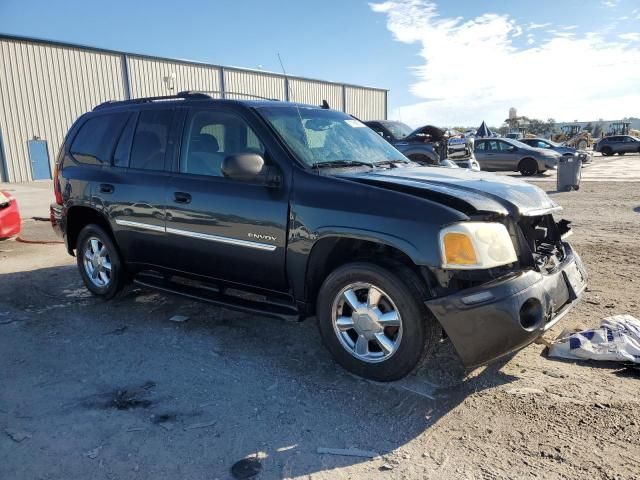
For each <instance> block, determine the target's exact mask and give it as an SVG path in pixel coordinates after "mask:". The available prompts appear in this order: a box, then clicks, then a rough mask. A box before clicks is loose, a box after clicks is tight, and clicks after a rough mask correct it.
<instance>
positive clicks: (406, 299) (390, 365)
mask: <svg viewBox="0 0 640 480" xmlns="http://www.w3.org/2000/svg"><path fill="white" fill-rule="evenodd" d="M426 298H427V292H426V289H425V287H424V284H423V282H422V281H421V280H420V278H419V277H418V276H417V275H416V274H415V273H414V272H413V271H412V270H411V269H409V268H408V267H406V266H404V265H394V266H392V268H383V267H381V266H378V265H375V264H373V263H368V262H354V263H349V264H347V265H344V266H342V267H339V268H337V269H336V270H334V271H333V272H332V273H331V274H330V275H329V276H328V277H327V278H326V279H325V281H324V283H323V284H322V287H321V288H320V293H319V295H318V302H317V316H318V327H319V329H320V335H321V337H322V340H323V343H324V344H325V346H326V347H327V349H328V350H329V351H330V352H331V354H332V355H333V357H334V359H335V360H336V361H337V362H338V363H339V364H340V365H342V367H344V368H345V369H346V370H349V371H350V372H352V373H355V374H356V375H359V376H361V377H364V378H369V379H371V380H376V381H380V382H389V381H393V380H398V379H400V378H402V377H404V376H406V375H407V374H409V373H410V372H411V371H413V370H414V369H415V368H417V367H418V366H419V365H420V364H421V362H422V361H424V360H425V359H426V358H427V357H428V356H429V354H430V353H431V352H432V351H433V349H434V348H435V346H436V345H437V343H438V341H439V340H440V338H441V337H442V330H441V328H440V324H439V323H438V321H437V320H436V319H435V318H434V317H433V316H432V315H431V313H430V312H429V310H428V309H427V307H426V306H425V305H424V303H423V301H424V300H425V299H426ZM354 306H355V308H354ZM378 320H380V322H378Z"/></svg>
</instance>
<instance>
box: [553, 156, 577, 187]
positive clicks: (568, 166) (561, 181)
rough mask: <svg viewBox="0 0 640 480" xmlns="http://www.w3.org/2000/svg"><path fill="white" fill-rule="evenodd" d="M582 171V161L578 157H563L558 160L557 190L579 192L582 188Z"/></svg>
mask: <svg viewBox="0 0 640 480" xmlns="http://www.w3.org/2000/svg"><path fill="white" fill-rule="evenodd" d="M581 171H582V160H580V157H578V155H573V156H571V157H570V156H566V157H561V158H560V159H559V160H558V175H557V183H556V190H558V191H559V192H570V191H571V190H578V189H579V188H580V176H581Z"/></svg>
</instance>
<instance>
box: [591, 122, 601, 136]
mask: <svg viewBox="0 0 640 480" xmlns="http://www.w3.org/2000/svg"><path fill="white" fill-rule="evenodd" d="M592 135H593V136H594V137H595V138H598V137H601V136H602V124H601V123H600V122H598V123H596V126H595V127H593V134H592Z"/></svg>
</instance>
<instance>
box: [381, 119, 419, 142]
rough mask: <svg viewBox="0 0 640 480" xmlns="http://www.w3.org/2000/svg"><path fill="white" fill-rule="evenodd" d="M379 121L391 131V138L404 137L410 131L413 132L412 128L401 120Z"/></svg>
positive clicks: (398, 138)
mask: <svg viewBox="0 0 640 480" xmlns="http://www.w3.org/2000/svg"><path fill="white" fill-rule="evenodd" d="M380 123H381V124H382V126H383V127H385V128H386V129H387V130H389V131H390V132H391V135H393V138H395V139H397V140H400V139H402V138H405V137H406V136H408V135H409V134H410V133H411V132H413V129H412V128H411V127H410V126H409V125H407V124H406V123H402V122H380Z"/></svg>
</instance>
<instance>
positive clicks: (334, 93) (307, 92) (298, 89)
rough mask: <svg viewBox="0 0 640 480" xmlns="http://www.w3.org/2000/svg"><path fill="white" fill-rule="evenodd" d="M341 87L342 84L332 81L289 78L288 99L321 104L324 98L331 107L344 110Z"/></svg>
mask: <svg viewBox="0 0 640 480" xmlns="http://www.w3.org/2000/svg"><path fill="white" fill-rule="evenodd" d="M342 88H343V86H342V85H336V84H333V83H326V82H317V81H313V80H303V79H298V78H291V79H289V99H290V100H291V101H292V102H301V103H309V104H311V105H321V104H322V101H323V100H326V101H327V102H328V103H329V106H330V107H331V108H333V109H335V110H344V102H343V98H342ZM349 113H350V112H349Z"/></svg>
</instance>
